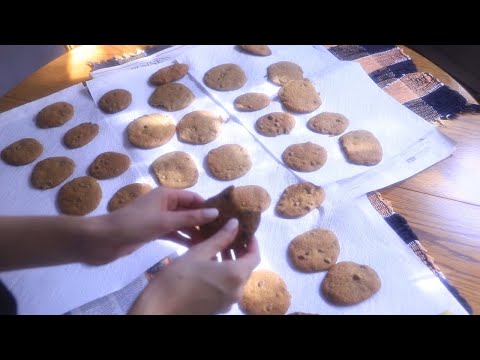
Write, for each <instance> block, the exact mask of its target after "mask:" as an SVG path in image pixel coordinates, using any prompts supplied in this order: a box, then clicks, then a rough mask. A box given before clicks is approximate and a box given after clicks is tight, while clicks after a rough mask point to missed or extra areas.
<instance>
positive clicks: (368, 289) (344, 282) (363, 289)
mask: <svg viewBox="0 0 480 360" xmlns="http://www.w3.org/2000/svg"><path fill="white" fill-rule="evenodd" d="M381 286H382V282H381V280H380V277H379V276H378V274H377V273H376V272H375V270H373V269H372V268H371V267H369V266H367V265H360V264H356V263H354V262H350V261H344V262H339V263H338V264H335V265H333V266H332V267H331V268H330V270H328V273H327V275H326V276H325V278H324V279H323V281H322V285H321V290H322V293H323V294H324V295H325V297H326V298H327V300H328V301H330V302H331V303H333V304H336V305H354V304H358V303H360V302H362V301H365V300H367V299H368V298H370V297H372V296H373V295H374V294H376V293H377V292H378V290H380V287H381Z"/></svg>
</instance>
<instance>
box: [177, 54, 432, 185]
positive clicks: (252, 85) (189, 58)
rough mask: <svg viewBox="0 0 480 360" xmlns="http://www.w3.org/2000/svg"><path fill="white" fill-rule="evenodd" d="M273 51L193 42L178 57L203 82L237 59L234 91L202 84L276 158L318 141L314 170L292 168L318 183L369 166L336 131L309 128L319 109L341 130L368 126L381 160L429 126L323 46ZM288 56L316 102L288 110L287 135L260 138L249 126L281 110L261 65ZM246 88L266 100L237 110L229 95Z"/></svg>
mask: <svg viewBox="0 0 480 360" xmlns="http://www.w3.org/2000/svg"><path fill="white" fill-rule="evenodd" d="M272 52H273V54H272V55H271V56H267V57H257V56H251V55H248V54H244V53H241V52H239V51H238V50H237V49H236V48H235V47H234V46H233V45H230V46H221V47H219V46H199V47H195V48H193V49H190V50H188V51H186V52H185V53H184V54H183V55H182V56H180V57H178V58H177V61H178V62H181V63H185V64H188V65H189V66H190V74H192V76H193V77H194V78H195V79H196V80H197V81H198V82H199V84H202V86H203V76H204V74H205V72H207V71H208V70H209V69H211V68H212V67H214V66H216V65H220V64H224V63H236V64H239V65H240V66H241V67H242V69H243V70H244V71H245V73H246V74H247V77H248V81H247V83H246V85H245V86H243V87H242V88H241V89H239V90H235V91H228V92H222V91H216V90H212V89H210V88H208V87H207V86H203V87H204V89H205V90H206V91H207V92H208V93H209V94H210V95H211V96H212V97H213V98H215V99H216V100H217V102H218V103H219V104H222V105H223V106H224V107H225V109H226V110H227V111H228V112H229V113H230V114H232V115H234V116H235V117H236V118H237V119H239V120H240V121H241V122H242V124H244V125H245V126H246V127H247V129H248V130H249V131H250V132H251V133H252V134H254V135H255V136H256V137H257V138H258V139H259V140H260V141H261V142H262V143H263V144H265V146H266V147H267V148H268V149H269V150H270V151H271V152H272V153H273V154H274V155H275V156H276V158H277V159H279V160H280V161H281V155H282V153H283V151H284V150H285V149H286V148H287V147H288V146H289V145H291V144H295V143H304V142H307V141H311V142H313V143H316V144H319V145H321V146H323V147H324V148H325V149H326V150H327V153H328V159H327V162H326V164H325V165H324V166H323V167H322V168H321V169H320V170H317V171H315V172H311V173H305V172H296V174H297V175H298V176H300V177H301V178H303V179H305V180H308V181H311V182H313V183H315V184H319V185H327V184H330V183H333V182H336V181H339V180H342V179H347V178H350V177H352V176H355V175H358V174H361V173H363V172H365V171H368V170H370V169H371V167H367V166H359V165H353V164H350V163H348V162H347V161H346V159H345V157H344V155H343V153H342V151H341V149H340V146H339V143H338V139H339V137H340V136H328V135H321V134H317V133H314V132H312V131H310V130H309V129H308V128H307V126H306V124H307V122H308V120H309V119H310V118H311V117H312V116H314V115H316V114H319V113H321V112H324V111H328V112H337V113H341V114H344V115H345V116H346V117H347V118H348V119H349V120H350V125H349V127H348V129H347V130H346V132H347V131H352V130H368V131H371V132H372V133H373V134H374V135H375V136H376V137H377V138H378V139H379V141H380V143H381V145H382V148H383V152H384V155H383V160H382V162H380V164H378V165H377V166H380V165H382V163H383V162H385V161H387V160H388V159H390V158H392V157H394V156H395V155H397V154H399V153H400V152H402V151H403V150H405V149H407V148H408V147H410V146H411V145H413V144H414V143H416V142H418V141H419V139H420V138H422V137H423V136H425V135H426V134H427V133H429V132H430V131H433V130H434V129H435V128H434V126H433V125H431V124H429V123H427V122H426V121H425V120H423V119H422V118H420V117H419V116H417V115H416V114H414V113H413V112H411V111H410V110H408V109H407V108H405V107H404V106H402V105H401V104H400V103H398V102H397V101H395V100H394V99H392V98H391V97H390V96H388V95H387V94H385V93H384V92H383V91H382V90H381V89H380V88H379V87H378V86H377V85H376V84H375V83H374V82H373V81H372V80H371V79H370V78H369V77H368V75H367V74H366V73H365V71H363V69H362V68H361V66H360V65H359V64H357V63H354V62H344V61H338V60H337V61H335V60H333V59H332V57H333V55H331V54H329V56H328V55H327V54H326V53H328V51H326V50H323V51H319V50H318V49H315V48H314V47H312V46H306V45H305V46H281V47H275V46H272ZM281 60H289V61H293V62H294V63H297V64H298V65H300V66H302V68H303V70H304V77H305V78H308V79H310V80H311V81H312V82H313V83H314V85H315V87H316V89H317V90H318V91H319V93H320V96H321V99H322V105H321V106H320V108H319V109H318V110H316V111H314V112H312V113H310V114H294V115H295V119H296V126H295V128H294V129H293V131H292V132H291V133H290V134H288V135H280V136H277V137H273V138H272V137H265V136H262V135H260V134H258V133H257V132H256V130H255V122H256V120H257V119H258V118H259V117H261V116H263V115H265V114H268V113H270V112H276V111H284V107H283V105H282V104H281V102H280V100H279V99H278V96H277V92H278V90H279V89H280V87H279V86H276V85H274V84H272V83H270V82H269V81H268V79H267V78H266V74H267V71H266V69H267V67H268V66H269V65H270V64H273V63H275V62H277V61H281ZM247 92H262V93H265V94H267V95H268V96H270V98H271V100H272V103H271V104H270V105H269V106H268V107H267V108H265V109H262V110H259V111H255V112H250V113H249V112H238V111H236V110H235V108H234V106H233V102H234V100H235V98H236V97H237V96H239V95H241V94H244V93H247Z"/></svg>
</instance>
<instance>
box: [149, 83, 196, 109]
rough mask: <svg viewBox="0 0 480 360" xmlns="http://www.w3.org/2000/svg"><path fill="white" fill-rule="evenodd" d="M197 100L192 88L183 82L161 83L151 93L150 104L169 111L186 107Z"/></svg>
mask: <svg viewBox="0 0 480 360" xmlns="http://www.w3.org/2000/svg"><path fill="white" fill-rule="evenodd" d="M193 100H195V95H193V92H192V90H190V89H189V88H188V87H186V86H185V85H183V84H179V83H171V84H165V85H161V86H159V87H158V88H156V89H155V91H154V92H153V93H152V95H150V98H149V99H148V103H149V104H150V106H153V107H156V108H160V109H163V110H167V111H178V110H182V109H185V108H186V107H187V106H188V105H190V104H191V103H192V102H193Z"/></svg>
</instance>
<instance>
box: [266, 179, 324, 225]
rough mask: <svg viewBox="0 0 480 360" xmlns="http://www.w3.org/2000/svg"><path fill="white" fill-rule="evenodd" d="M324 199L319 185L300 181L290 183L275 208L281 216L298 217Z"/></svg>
mask: <svg viewBox="0 0 480 360" xmlns="http://www.w3.org/2000/svg"><path fill="white" fill-rule="evenodd" d="M324 200H325V191H323V189H322V188H321V187H320V186H316V185H313V184H312V183H309V182H302V183H299V184H294V185H290V186H288V187H287V188H286V189H285V190H284V191H283V193H282V195H281V196H280V200H278V203H277V206H276V207H275V210H276V211H277V213H278V215H280V216H281V217H284V218H287V219H293V218H299V217H302V216H305V215H307V214H308V213H309V212H311V211H312V210H313V209H316V208H318V207H319V206H320V205H322V203H323V201H324Z"/></svg>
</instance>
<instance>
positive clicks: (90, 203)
mask: <svg viewBox="0 0 480 360" xmlns="http://www.w3.org/2000/svg"><path fill="white" fill-rule="evenodd" d="M101 199H102V188H101V187H100V185H99V184H98V182H97V180H95V179H94V178H93V177H91V176H82V177H78V178H75V179H73V180H72V181H69V182H68V183H66V184H65V185H63V186H62V187H61V188H60V190H59V192H58V196H57V202H58V207H59V209H60V211H61V212H62V213H63V214H67V215H86V214H88V213H90V212H92V211H93V210H95V209H96V208H97V206H98V205H99V204H100V200H101Z"/></svg>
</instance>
